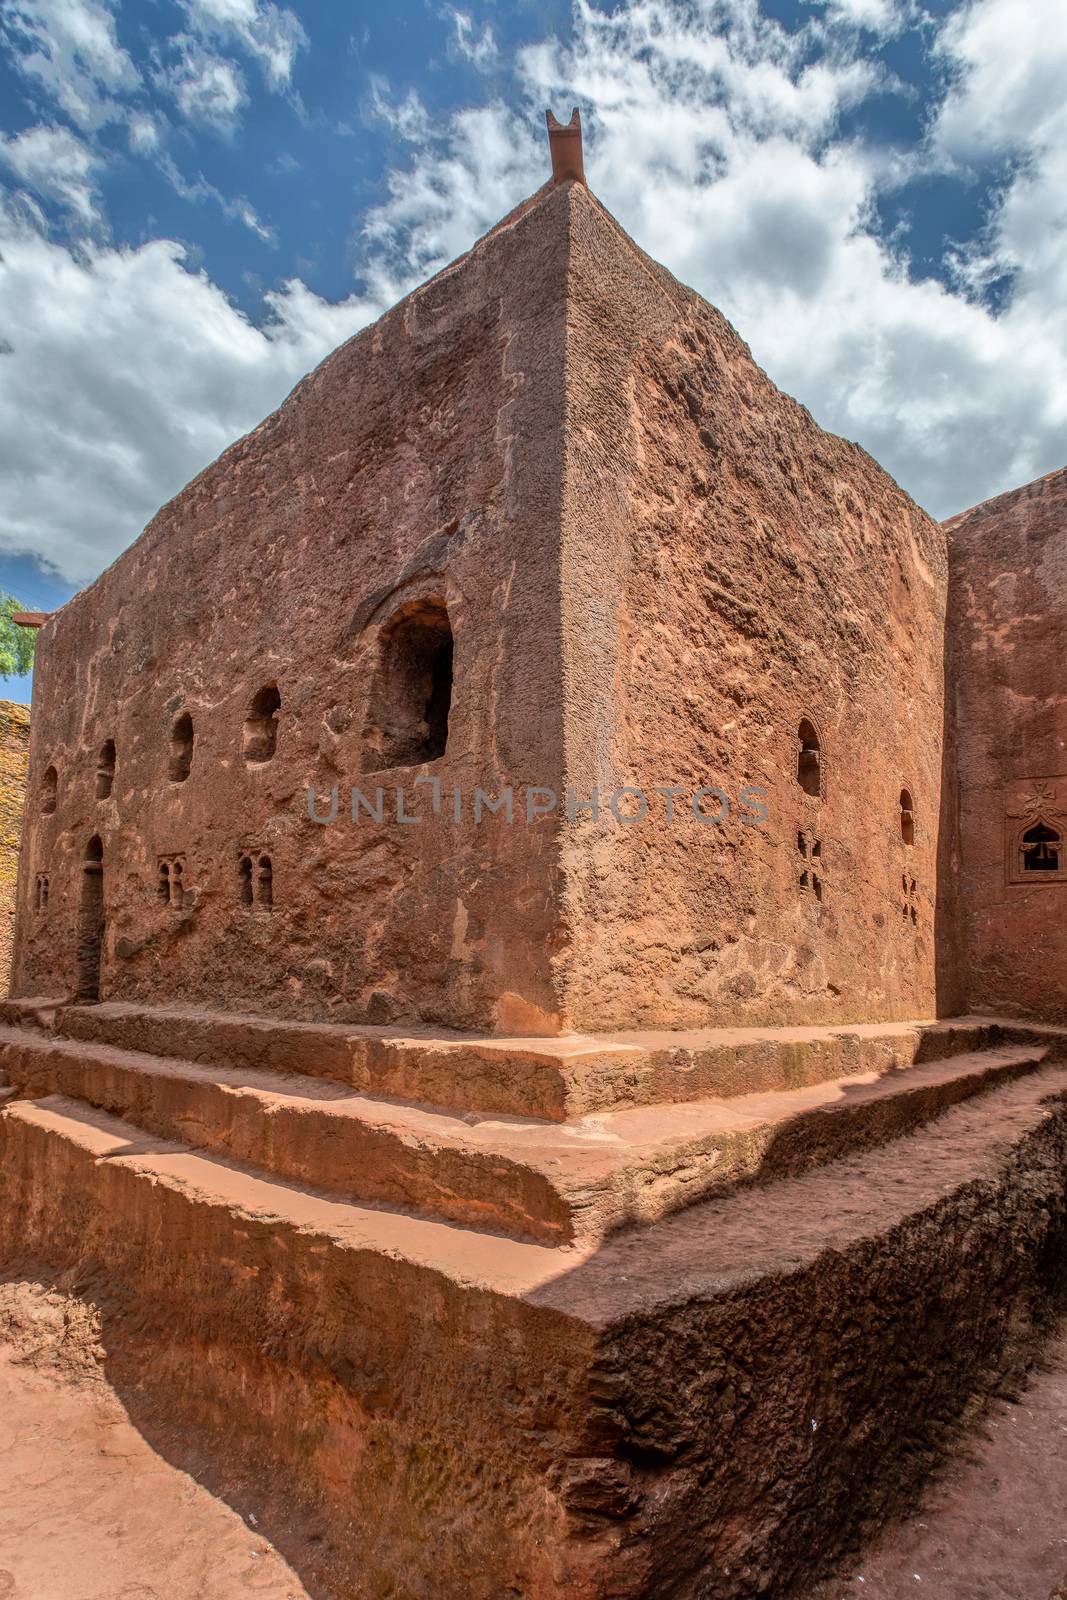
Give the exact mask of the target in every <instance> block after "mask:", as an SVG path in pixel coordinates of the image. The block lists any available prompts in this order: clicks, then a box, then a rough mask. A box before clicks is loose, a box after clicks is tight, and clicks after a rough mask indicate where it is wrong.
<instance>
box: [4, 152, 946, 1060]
mask: <svg viewBox="0 0 1067 1600" xmlns="http://www.w3.org/2000/svg"><path fill="white" fill-rule="evenodd" d="M945 582H946V575H945V554H944V543H943V537H942V535H941V533H940V530H939V529H938V528H937V527H936V526H935V525H934V524H933V523H932V522H931V521H930V519H929V518H928V517H926V516H925V515H924V514H923V513H922V512H921V511H920V510H919V509H918V508H917V507H916V506H915V505H914V504H913V503H912V502H911V501H910V500H909V499H908V498H907V496H905V495H904V494H903V493H902V492H901V491H900V490H899V489H898V488H897V487H896V486H895V485H894V484H893V483H892V482H891V480H890V479H889V478H888V477H887V476H886V475H885V474H884V473H883V472H882V471H881V469H880V468H878V467H877V466H876V465H875V463H874V462H872V461H871V460H870V458H869V457H868V456H866V455H865V454H864V452H863V451H861V450H860V449H858V448H857V447H856V446H854V445H851V444H847V443H845V442H843V441H841V440H838V439H835V438H832V437H831V436H829V435H827V434H825V433H824V432H822V430H820V429H819V428H818V427H817V426H816V424H815V423H814V422H813V420H812V418H811V417H810V416H809V414H808V413H807V412H806V411H804V410H803V408H802V407H800V406H798V405H797V404H796V403H795V402H794V401H792V400H790V399H788V398H786V397H785V396H783V395H781V394H780V393H779V392H778V391H777V390H776V389H775V388H774V386H773V385H772V384H771V383H770V382H769V380H768V379H767V378H766V377H765V375H764V374H763V373H762V372H760V371H759V369H758V368H757V367H756V366H755V364H754V362H753V361H752V359H751V357H750V355H749V353H748V351H747V349H746V348H745V346H744V345H743V344H742V343H741V341H740V340H739V339H738V337H737V335H736V334H735V333H734V332H733V330H732V329H731V328H730V327H729V326H728V324H727V323H726V322H725V321H724V320H723V318H722V317H721V316H720V315H719V314H718V313H717V312H715V311H714V310H713V309H712V308H711V307H709V306H707V305H706V304H705V303H704V302H702V301H701V300H700V299H699V297H698V296H697V295H695V294H693V293H692V292H691V291H690V290H687V289H685V288H683V287H682V286H681V285H679V284H678V283H677V282H676V281H675V280H674V279H673V278H671V277H670V275H669V274H668V273H667V272H665V271H664V270H663V269H662V268H660V267H658V266H656V265H655V264H654V263H653V262H652V261H650V260H649V259H648V258H647V257H646V256H644V255H643V254H642V253H641V252H640V251H639V250H637V249H636V247H635V246H634V245H633V244H632V243H631V242H630V241H629V240H628V239H627V238H626V236H625V235H624V234H623V233H622V232H621V230H620V229H619V228H618V226H617V224H616V223H615V222H614V221H613V220H612V218H611V217H610V216H609V215H608V214H607V213H606V212H605V211H604V209H603V208H602V207H601V206H600V205H599V204H598V202H597V201H596V200H595V199H594V198H593V197H592V196H591V195H590V194H589V192H588V190H587V189H586V188H585V187H584V185H582V184H581V183H575V182H566V183H560V184H557V185H555V186H549V187H548V188H547V189H546V190H544V191H542V192H541V193H540V194H539V195H537V196H535V197H534V198H533V200H532V201H530V202H527V204H526V205H525V206H523V207H520V208H519V209H518V211H516V212H515V213H513V215H512V216H511V217H510V218H508V219H506V220H505V221H504V222H503V223H501V224H500V225H499V226H498V227H497V228H496V229H495V230H494V231H493V232H492V233H491V234H490V235H488V236H487V237H486V239H484V240H482V241H481V242H480V243H479V244H478V245H477V246H476V247H475V248H474V250H472V251H471V253H470V254H469V255H468V256H466V257H464V258H463V259H462V260H461V261H459V262H458V263H456V264H455V265H454V266H453V267H450V268H449V269H448V270H447V271H445V272H443V273H441V274H440V275H439V276H438V277H437V278H435V279H434V280H432V281H431V282H430V283H429V284H427V285H426V286H425V287H424V288H423V289H421V290H419V291H417V292H416V293H415V294H413V295H411V296H409V297H408V299H406V300H405V301H403V302H402V303H401V304H400V305H399V306H397V307H396V308H395V310H393V311H391V312H390V313H389V314H388V315H387V316H385V317H384V318H382V320H381V321H380V322H379V323H377V324H376V325H375V326H374V327H373V328H371V329H368V330H367V331H366V332H364V333H363V334H361V335H359V336H358V337H357V338H355V339H353V340H352V341H350V342H349V343H348V344H346V345H344V346H342V348H341V349H339V350H338V351H336V352H335V354H334V355H332V356H331V357H330V358H329V359H328V360H327V361H326V362H324V363H323V365H322V366H321V367H319V368H318V369H317V371H316V372H314V373H313V374H312V375H311V376H310V377H309V378H307V379H306V380H305V381H304V382H303V383H301V384H300V385H299V386H298V387H297V389H296V390H295V391H294V393H293V395H292V396H291V397H290V399H289V400H288V401H287V402H286V404H285V405H284V406H282V408H281V409H280V410H279V411H278V412H277V413H275V414H274V415H273V416H272V417H270V418H268V419H267V421H266V422H264V423H263V424H262V426H261V427H260V428H258V429H256V430H255V432H253V433H252V434H250V435H249V436H248V437H247V438H246V439H244V440H241V441H240V442H239V443H238V444H236V445H234V446H233V448H232V449H230V450H229V451H227V452H226V454H225V455H223V456H222V457H221V458H220V460H219V461H218V462H216V463H215V465H214V466H212V467H210V468H209V469H208V470H207V471H206V472H205V473H203V474H201V476H200V477H199V478H198V479H196V480H195V481H194V482H193V483H192V484H190V485H189V487H188V488H187V489H186V490H184V491H183V493H182V494H181V495H179V496H178V497H177V499H176V500H174V501H173V502H171V504H170V505H168V506H166V507H164V509H163V510H162V511H161V512H160V514H159V516H158V517H157V518H156V519H155V521H154V522H153V523H152V524H151V526H150V527H149V528H148V530H147V531H146V532H145V534H144V535H143V537H142V538H141V539H140V540H139V541H138V542H137V544H136V545H134V546H133V548H132V549H131V550H129V551H128V552H127V553H126V554H125V555H124V556H123V557H122V558H121V559H120V560H119V561H118V562H117V563H116V564H115V565H114V566H113V567H112V568H111V569H110V570H109V571H108V572H107V573H106V574H105V575H104V576H103V577H102V578H101V579H100V580H99V581H98V582H97V583H96V584H94V585H93V586H92V587H91V588H90V589H88V590H87V591H85V592H84V593H83V594H81V595H79V596H78V597H76V598H75V600H73V601H72V602H71V603H70V604H69V605H68V606H66V607H65V608H64V609H63V611H62V613H61V614H60V615H59V616H58V617H57V618H56V619H55V620H53V621H51V622H49V623H47V624H46V625H45V627H44V628H43V629H42V630H41V635H40V653H39V662H40V665H39V672H38V683H37V707H38V714H37V724H38V726H39V730H40V731H39V733H38V735H37V740H36V744H35V747H34V755H33V769H34V774H35V777H34V803H33V805H32V806H31V808H30V815H29V822H28V826H27V832H26V855H27V865H26V872H25V876H24V880H23V887H22V905H23V907H24V908H25V907H26V906H27V904H28V896H29V894H30V885H31V882H32V875H33V873H34V872H36V871H40V870H43V869H44V868H45V867H46V866H47V867H48V869H50V871H51V873H52V877H53V883H54V890H53V898H52V902H51V907H50V915H49V917H48V918H47V919H46V920H45V921H37V922H33V921H32V920H31V919H29V918H28V917H27V916H25V915H24V917H23V919H22V928H21V937H20V943H19V949H18V953H17V961H16V976H15V987H16V992H17V993H20V994H30V993H52V994H64V993H67V994H69V993H73V992H75V991H77V992H79V993H80V994H81V996H82V997H83V998H91V997H92V992H93V989H94V984H95V982H96V979H95V977H94V973H95V970H96V969H95V968H94V964H93V950H94V940H96V939H98V938H100V937H102V940H103V949H102V957H101V960H100V963H99V992H100V994H101V995H102V996H104V997H106V998H114V999H130V1000H132V999H140V1000H152V1001H156V1002H168V1001H178V1002H194V1003H206V1004H208V1005H210V1006H212V1007H213V1008H216V1009H217V1008H218V1007H219V1006H225V1007H229V1008H231V1009H244V1010H248V1011H271V1012H274V1013H281V1014H285V1015H289V1016H292V1017H309V1018H333V1019H335V1020H341V1021H367V1022H376V1023H377V1022H391V1021H394V1020H397V1019H416V1018H417V1019H422V1020H424V1021H429V1022H436V1023H441V1022H444V1023H448V1024H452V1025H457V1026H463V1027H495V1028H496V1029H498V1030H500V1031H505V1032H510V1033H534V1034H537V1033H541V1034H544V1033H551V1032H554V1031H558V1030H559V1029H565V1028H567V1027H574V1026H578V1027H600V1028H604V1027H624V1026H631V1027H632V1026H667V1027H678V1026H697V1025H709V1024H720V1025H721V1024H724V1023H730V1022H734V1021H738V1022H741V1023H758V1022H767V1021H778V1020H782V1019H783V1018H788V1019H789V1020H792V1021H797V1022H803V1021H812V1022H819V1021H836V1020H842V1019H848V1020H861V1019H865V1018H879V1019H886V1018H905V1017H914V1016H921V1015H931V1014H933V1013H934V1011H935V1009H936V1006H937V997H936V994H935V987H936V985H935V959H934V948H933V945H934V941H933V907H934V902H935V895H936V892H937V875H938V869H937V859H936V843H937V819H938V814H939V805H940V787H941V763H942V720H943V718H942V693H941V690H942V682H943V678H942V672H941V657H942V651H943V610H944V595H945ZM449 632H450V633H451V643H450V642H449ZM450 650H451V651H452V652H453V654H452V655H451V656H449V651H450ZM449 661H451V664H452V670H453V672H454V684H453V688H452V694H451V703H450V705H449V704H448V692H447V684H446V683H445V678H446V677H447V672H448V663H449ZM446 735H447V744H446V742H445V740H446ZM109 742H113V749H112V748H111V744H110V743H109ZM805 742H807V744H808V747H809V748H808V749H807V751H806V753H805V752H803V751H802V745H804V743H805ZM816 744H817V745H818V746H819V748H818V749H817V750H816V749H815V748H814V746H815V745H816ZM442 747H443V748H442ZM805 763H806V765H805ZM798 764H800V765H803V770H802V771H798ZM53 774H54V782H55V810H54V812H53V813H52V814H50V815H46V814H44V806H45V801H46V796H47V783H48V782H50V781H52V775H53ZM419 778H422V779H427V778H435V779H439V780H440V782H441V785H442V788H443V796H442V811H443V815H441V816H439V817H437V818H432V817H430V816H429V815H428V813H429V811H430V788H429V786H428V785H425V784H424V785H423V786H421V787H419V786H418V785H417V784H416V780H417V779H419ZM379 782H380V783H381V784H382V785H383V788H384V790H385V796H384V804H385V817H384V820H383V821H382V822H381V823H377V822H374V821H372V820H371V819H370V817H369V815H368V812H367V810H365V809H360V811H359V821H358V823H357V824H355V825H353V824H352V823H351V822H350V821H349V820H348V817H347V805H348V794H349V790H350V788H351V785H352V784H353V783H357V784H358V785H359V786H360V787H361V789H362V790H363V791H364V792H365V793H367V794H368V796H369V797H370V799H371V800H372V802H373V799H374V795H375V788H376V786H377V784H378V783H379ZM397 784H402V785H404V786H405V790H406V797H405V806H406V812H407V814H409V815H410V814H411V813H413V812H415V811H419V812H421V813H422V815H423V821H422V822H420V823H415V824H411V823H406V822H403V821H402V820H398V818H397V815H396V811H395V801H394V794H393V791H394V788H395V786H396V785H397ZM479 785H480V786H483V787H484V788H485V789H486V790H487V791H488V792H489V793H490V794H496V793H497V792H499V790H500V789H501V787H502V786H503V785H510V786H512V788H513V789H514V791H515V796H516V811H517V813H519V815H518V816H517V818H516V820H515V821H514V822H512V823H509V822H508V821H507V820H506V817H505V816H504V815H502V814H497V815H495V816H494V815H492V814H490V813H488V812H486V813H485V814H483V816H482V819H481V821H480V822H479V823H477V824H475V822H474V820H473V816H472V801H473V796H474V791H475V789H476V788H477V787H478V786H479ZM532 785H535V786H539V787H540V786H544V787H545V788H549V789H551V790H553V791H554V792H555V793H556V794H557V795H558V796H559V799H560V807H561V812H562V808H563V807H564V805H565V799H564V796H565V791H566V790H567V789H568V788H569V789H570V790H571V791H572V794H573V797H574V800H575V802H576V804H577V808H578V809H577V812H576V819H575V821H574V822H573V823H569V822H568V821H567V820H566V819H565V817H563V816H562V815H561V813H557V815H556V816H555V817H554V818H552V817H549V818H545V819H543V820H541V821H535V822H534V823H533V824H532V825H529V824H527V822H526V821H525V820H522V819H521V813H522V809H523V797H524V793H525V791H526V790H527V789H528V787H529V786H532ZM625 785H632V786H639V787H640V788H641V790H642V791H643V793H644V794H645V795H646V796H647V797H648V798H649V801H650V806H649V814H648V817H647V819H646V820H645V821H643V822H642V821H638V822H636V823H634V824H632V825H631V824H629V823H628V822H627V820H626V810H627V806H628V805H630V804H631V801H630V800H628V799H627V798H626V797H622V799H621V801H619V802H618V803H617V806H616V814H615V815H612V814H611V812H610V811H609V810H608V804H607V802H608V799H609V797H610V795H611V793H612V792H613V791H614V790H616V789H618V788H619V787H620V786H625ZM708 785H712V786H721V787H722V789H723V790H724V791H725V792H726V794H727V795H728V796H729V799H730V802H731V810H730V814H729V817H728V819H727V820H726V821H725V822H724V823H723V824H722V825H718V824H715V823H713V822H711V823H709V822H701V821H698V820H696V819H695V818H694V815H693V812H692V807H691V797H692V795H693V793H694V791H695V790H699V789H700V788H702V787H704V786H708ZM307 786H310V787H311V789H312V790H313V791H314V793H315V794H316V795H318V796H319V797H320V798H319V805H320V807H321V808H322V809H323V813H324V814H328V810H329V795H330V791H331V790H332V789H333V788H336V789H337V790H338V793H339V816H338V820H337V821H336V823H333V824H331V825H329V826H321V825H318V824H316V823H315V822H313V821H310V820H309V819H308V817H307V815H306V811H305V788H306V787H307ZM456 786H459V787H460V788H461V789H462V791H463V801H462V821H461V822H460V823H459V824H457V823H455V822H454V821H453V820H452V813H451V800H450V796H451V794H452V792H453V790H454V788H455V787H456ZM675 787H677V789H678V791H679V792H678V796H677V797H676V799H675V801H674V802H673V803H674V804H675V806H676V813H677V814H676V818H675V821H674V822H673V823H672V822H670V821H668V819H667V817H666V807H667V804H668V801H667V798H666V796H665V795H662V794H658V793H657V790H658V789H661V788H662V789H671V788H675ZM594 789H595V790H598V791H599V795H600V803H601V808H602V809H601V814H600V817H599V819H598V820H597V821H595V822H594V821H592V820H591V819H590V818H589V816H588V813H586V812H583V811H582V810H581V807H582V805H583V804H584V803H585V802H587V801H588V800H589V798H590V796H591V794H592V792H593V790H594ZM905 789H906V790H907V791H908V794H909V795H910V796H911V797H913V808H912V809H911V816H912V818H913V821H912V824H911V827H912V833H911V836H910V837H911V838H912V840H913V842H911V843H906V842H905V840H904V838H903V837H902V821H901V795H902V791H903V790H905ZM746 790H756V791H759V793H758V795H757V796H756V797H754V798H753V797H750V798H749V803H748V804H745V802H744V798H743V792H744V791H746ZM632 803H635V804H638V805H639V802H632ZM762 806H765V807H766V813H767V816H766V821H765V823H763V824H761V823H760V820H759V819H760V817H761V815H762V811H761V807H762ZM702 807H703V809H704V810H705V811H706V812H710V813H712V814H714V813H716V812H717V811H721V810H722V801H721V799H720V798H719V797H717V796H716V795H714V794H712V795H708V796H705V798H704V800H703V802H702ZM619 818H621V819H622V820H619ZM583 819H584V820H583ZM746 824H747V825H746ZM100 852H102V856H101V864H102V881H103V917H102V918H101V916H100V912H99V908H98V907H97V905H96V901H95V899H94V897H93V894H92V893H91V892H90V889H91V886H88V887H87V885H88V879H89V874H88V873H87V872H86V870H85V863H86V861H87V860H89V861H90V866H92V860H93V859H95V858H96V856H97V855H98V853H100Z"/></svg>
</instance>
